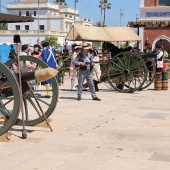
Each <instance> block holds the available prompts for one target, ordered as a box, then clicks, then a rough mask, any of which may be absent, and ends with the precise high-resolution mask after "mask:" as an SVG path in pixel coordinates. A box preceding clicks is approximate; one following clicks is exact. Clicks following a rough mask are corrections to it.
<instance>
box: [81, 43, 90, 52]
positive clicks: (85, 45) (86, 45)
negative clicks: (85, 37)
mask: <svg viewBox="0 0 170 170" xmlns="http://www.w3.org/2000/svg"><path fill="white" fill-rule="evenodd" d="M82 48H83V49H84V50H89V49H90V48H92V47H91V44H90V43H83V44H82Z"/></svg>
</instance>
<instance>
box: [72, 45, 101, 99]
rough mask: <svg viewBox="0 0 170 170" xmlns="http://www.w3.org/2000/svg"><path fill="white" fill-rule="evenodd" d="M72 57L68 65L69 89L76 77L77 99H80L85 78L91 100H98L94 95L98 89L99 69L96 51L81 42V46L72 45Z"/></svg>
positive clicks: (73, 86)
mask: <svg viewBox="0 0 170 170" xmlns="http://www.w3.org/2000/svg"><path fill="white" fill-rule="evenodd" d="M72 51H73V54H72V58H71V65H70V75H71V90H76V89H75V80H76V78H78V98H77V99H78V100H79V101H80V100H81V97H82V91H83V83H84V80H85V79H86V81H87V84H88V87H89V89H90V92H91V96H92V99H93V100H96V101H100V100H101V99H99V98H98V97H97V95H96V92H97V91H99V88H98V83H99V81H100V76H101V71H100V64H99V57H98V52H97V51H96V50H95V49H92V48H91V44H89V43H83V44H82V45H81V46H77V45H73V46H72Z"/></svg>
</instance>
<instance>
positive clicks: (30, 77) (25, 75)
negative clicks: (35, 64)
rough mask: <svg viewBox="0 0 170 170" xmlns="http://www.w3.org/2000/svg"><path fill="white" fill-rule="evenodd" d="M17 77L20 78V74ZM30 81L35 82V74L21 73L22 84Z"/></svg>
mask: <svg viewBox="0 0 170 170" xmlns="http://www.w3.org/2000/svg"><path fill="white" fill-rule="evenodd" d="M17 77H18V73H17ZM30 80H35V72H33V71H31V72H25V73H21V81H22V82H26V81H30Z"/></svg>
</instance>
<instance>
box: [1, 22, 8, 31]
mask: <svg viewBox="0 0 170 170" xmlns="http://www.w3.org/2000/svg"><path fill="white" fill-rule="evenodd" d="M0 29H1V30H7V29H8V25H7V24H6V23H1V24H0Z"/></svg>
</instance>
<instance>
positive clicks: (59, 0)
mask: <svg viewBox="0 0 170 170" xmlns="http://www.w3.org/2000/svg"><path fill="white" fill-rule="evenodd" d="M55 2H56V3H57V4H59V5H67V3H66V1H65V0H56V1H55Z"/></svg>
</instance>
